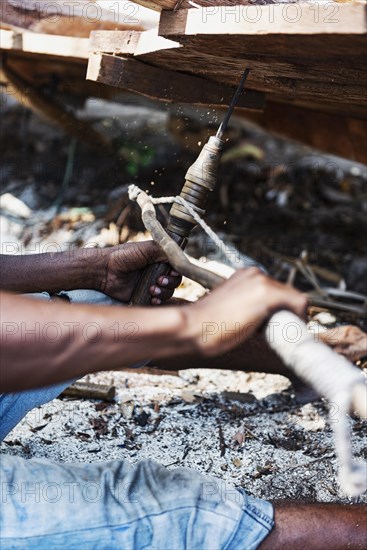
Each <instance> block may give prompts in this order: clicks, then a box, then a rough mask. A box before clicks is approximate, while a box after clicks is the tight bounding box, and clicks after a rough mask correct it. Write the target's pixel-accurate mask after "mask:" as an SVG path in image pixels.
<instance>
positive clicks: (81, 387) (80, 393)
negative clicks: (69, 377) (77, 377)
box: [61, 382, 116, 401]
mask: <svg viewBox="0 0 367 550" xmlns="http://www.w3.org/2000/svg"><path fill="white" fill-rule="evenodd" d="M61 395H62V396H64V397H77V398H78V399H102V400H103V401H113V400H114V398H115V395H116V387H115V386H106V385H104V384H91V383H89V382H88V383H87V382H74V384H71V386H69V387H68V388H66V389H65V390H64V391H63V392H62V394H61Z"/></svg>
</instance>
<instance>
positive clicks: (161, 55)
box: [91, 30, 367, 118]
mask: <svg viewBox="0 0 367 550" xmlns="http://www.w3.org/2000/svg"><path fill="white" fill-rule="evenodd" d="M108 35H109V33H108V32H104V31H100V32H94V33H92V34H91V44H92V46H91V47H92V49H94V50H95V51H107V52H109V53H114V54H121V55H124V56H131V55H134V56H135V58H137V59H140V60H142V61H144V62H146V63H149V64H150V65H154V66H157V67H161V68H164V69H167V70H172V71H180V72H185V73H189V74H196V75H200V76H202V77H205V78H208V79H210V80H212V81H216V82H221V83H223V84H231V85H232V86H236V84H237V83H238V81H239V78H240V75H241V73H242V72H243V70H244V67H246V66H250V67H251V73H250V77H249V79H248V82H247V86H248V87H249V88H250V89H253V90H257V91H260V92H263V93H265V94H267V96H268V97H269V99H270V100H276V101H279V102H290V103H296V104H300V105H301V104H302V105H305V104H309V107H311V108H314V109H315V108H316V109H320V110H325V111H331V112H332V111H334V112H335V113H338V112H339V113H341V114H350V115H354V116H360V117H361V118H364V117H367V107H366V101H365V99H366V96H367V93H366V89H367V72H366V70H365V68H364V67H353V66H348V65H347V66H341V67H337V70H336V69H335V62H334V64H332V63H330V62H329V63H327V64H320V65H319V64H318V63H315V62H314V63H313V64H311V65H310V64H307V63H306V62H305V60H303V62H297V63H296V62H295V61H294V60H287V59H281V58H280V59H279V60H278V59H273V58H271V59H270V60H269V59H267V58H265V57H262V56H260V57H259V58H257V59H252V58H251V57H247V56H246V57H244V58H240V57H239V58H235V57H226V58H220V57H218V56H217V55H216V54H213V53H212V52H211V53H203V52H201V51H200V52H198V51H197V50H196V49H195V48H194V47H191V46H190V45H188V46H181V45H180V44H179V43H178V42H175V41H173V40H168V39H165V38H163V37H160V36H158V34H157V31H155V30H150V31H145V32H142V33H139V32H116V33H114V39H113V40H110V39H109V38H108Z"/></svg>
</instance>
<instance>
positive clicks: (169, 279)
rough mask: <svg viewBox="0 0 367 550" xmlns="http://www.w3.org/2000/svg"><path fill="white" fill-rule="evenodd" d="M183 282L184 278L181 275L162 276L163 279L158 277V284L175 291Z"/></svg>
mask: <svg viewBox="0 0 367 550" xmlns="http://www.w3.org/2000/svg"><path fill="white" fill-rule="evenodd" d="M181 281H182V277H180V275H177V276H172V275H162V276H161V277H158V279H157V284H158V285H159V286H160V287H162V288H170V289H172V290H174V289H175V288H177V287H178V286H180V284H181Z"/></svg>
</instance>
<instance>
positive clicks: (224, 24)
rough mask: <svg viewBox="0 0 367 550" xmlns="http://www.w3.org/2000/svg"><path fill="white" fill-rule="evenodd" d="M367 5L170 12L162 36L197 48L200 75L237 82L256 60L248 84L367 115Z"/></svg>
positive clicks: (193, 51)
mask: <svg viewBox="0 0 367 550" xmlns="http://www.w3.org/2000/svg"><path fill="white" fill-rule="evenodd" d="M329 7H334V8H335V9H336V10H337V11H336V12H335V13H334V15H332V14H331V12H329V11H327V10H325V11H323V10H324V8H329ZM313 8H314V9H316V8H317V9H318V10H321V11H320V12H317V11H316V12H315V11H313ZM285 9H286V10H290V11H289V12H287V11H284V10H285ZM291 10H294V11H293V12H292V11H291ZM366 10H367V7H366V5H365V4H354V3H353V4H321V5H319V4H317V5H316V7H315V5H313V4H277V5H270V6H269V5H265V6H238V5H236V6H232V8H231V11H230V10H229V8H228V7H227V8H226V7H216V8H215V9H214V8H211V9H210V10H208V9H205V8H204V9H191V10H179V11H178V12H176V13H175V12H172V11H170V12H169V11H164V12H163V13H162V15H161V21H160V27H159V34H160V35H162V36H163V37H165V38H168V39H171V40H175V41H177V42H180V43H181V44H183V45H184V47H185V50H186V51H188V52H191V56H192V60H194V59H195V58H196V59H195V63H193V62H192V61H191V63H192V70H194V71H195V72H196V73H197V74H200V75H202V76H208V77H209V78H212V79H215V80H217V81H225V82H228V83H230V84H233V85H234V83H235V82H236V81H238V78H239V75H240V74H241V72H242V71H243V68H244V66H250V68H251V69H252V70H251V73H250V78H249V81H248V84H249V85H250V86H251V87H252V88H253V89H257V90H259V91H263V92H265V93H267V94H269V95H270V94H271V95H272V97H274V99H276V100H279V101H289V102H298V101H301V102H309V103H314V104H315V106H316V105H318V108H321V109H322V108H323V106H325V107H326V106H329V107H330V108H333V109H334V111H335V112H337V110H338V109H339V108H340V107H342V108H345V109H346V110H349V109H351V110H353V114H355V115H357V116H361V117H365V116H366V107H365V105H366V99H367V92H366V90H367V11H366ZM285 14H288V15H287V18H288V20H287V18H285ZM295 16H297V20H296V21H294V22H293V23H291V22H290V18H291V17H295ZM317 17H318V18H319V20H318V22H317ZM315 18H316V20H315ZM334 19H335V21H334ZM250 21H252V22H250ZM181 62H183V63H185V61H184V60H183V57H181V52H180V57H179V59H178V60H177V63H176V68H178V67H179V68H180V70H185V69H184V68H183V66H182V64H181ZM215 73H216V76H215ZM351 114H352V111H351Z"/></svg>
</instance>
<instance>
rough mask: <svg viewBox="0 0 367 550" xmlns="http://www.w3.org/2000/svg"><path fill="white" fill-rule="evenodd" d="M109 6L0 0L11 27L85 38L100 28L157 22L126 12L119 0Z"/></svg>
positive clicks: (91, 0)
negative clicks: (120, 8) (118, 2)
mask: <svg viewBox="0 0 367 550" xmlns="http://www.w3.org/2000/svg"><path fill="white" fill-rule="evenodd" d="M108 7H109V8H111V9H109V10H107V9H104V8H102V7H101V5H100V4H97V3H96V2H95V0H78V1H76V2H74V1H70V2H69V1H66V0H53V1H52V2H42V1H41V2H39V1H34V0H0V24H1V26H2V27H4V26H5V27H7V28H16V29H21V28H23V29H29V30H32V31H34V32H38V33H44V34H56V35H65V36H74V37H81V38H88V37H89V34H90V32H91V31H92V30H96V29H107V30H114V29H120V30H126V29H135V30H144V29H146V28H150V27H151V26H152V24H154V22H153V21H152V22H149V21H147V20H146V17H145V18H142V19H144V22H140V20H139V19H138V18H137V17H134V13H133V12H126V13H124V12H123V11H122V10H119V4H117V3H114V4H112V3H111V4H110V5H109V6H108ZM132 7H133V6H132ZM133 8H134V7H133ZM138 10H139V8H138V7H137V8H136V11H135V14H138Z"/></svg>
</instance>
